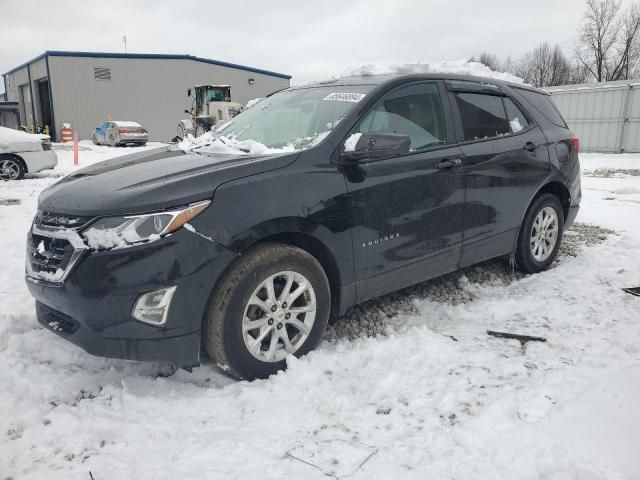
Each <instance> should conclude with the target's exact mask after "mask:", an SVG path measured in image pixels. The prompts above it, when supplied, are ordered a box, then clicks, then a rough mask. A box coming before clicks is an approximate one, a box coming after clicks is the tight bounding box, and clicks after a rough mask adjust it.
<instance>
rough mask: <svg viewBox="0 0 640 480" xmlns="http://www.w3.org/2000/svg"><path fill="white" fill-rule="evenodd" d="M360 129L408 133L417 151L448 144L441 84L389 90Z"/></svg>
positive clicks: (412, 145)
mask: <svg viewBox="0 0 640 480" xmlns="http://www.w3.org/2000/svg"><path fill="white" fill-rule="evenodd" d="M358 131H359V132H361V133H374V132H376V133H399V134H403V135H408V136H409V138H410V140H411V145H410V148H411V150H413V151H416V150H424V149H427V148H431V147H435V146H437V145H442V144H444V143H446V138H447V134H446V130H445V120H444V113H443V110H442V103H441V101H440V94H439V92H438V86H437V84H435V83H421V84H415V85H409V86H406V87H400V88H398V89H397V90H394V91H392V92H390V93H388V94H387V95H385V96H384V97H383V98H382V100H380V101H379V102H378V103H377V104H376V106H375V107H373V109H372V110H371V111H370V112H369V113H368V114H367V115H366V116H365V118H364V119H363V120H362V122H361V123H360V126H359V130H358Z"/></svg>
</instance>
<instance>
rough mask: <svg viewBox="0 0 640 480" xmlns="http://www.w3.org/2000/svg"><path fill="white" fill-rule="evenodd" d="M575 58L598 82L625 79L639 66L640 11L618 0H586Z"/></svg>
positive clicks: (634, 5) (636, 5) (635, 5)
mask: <svg viewBox="0 0 640 480" xmlns="http://www.w3.org/2000/svg"><path fill="white" fill-rule="evenodd" d="M586 5H587V10H586V13H585V16H584V22H583V24H582V26H581V29H580V41H579V45H578V47H577V48H576V52H575V54H576V58H577V60H578V62H579V63H580V65H582V66H583V67H584V68H585V69H586V71H587V72H588V73H589V76H591V77H593V78H594V79H595V80H596V81H598V82H603V81H608V80H625V79H628V78H631V77H632V76H633V75H634V74H636V73H637V70H638V66H639V64H640V59H639V54H640V8H639V7H638V4H633V5H632V6H631V7H630V8H629V9H627V10H626V11H622V10H621V8H620V5H621V4H620V1H619V0H587V2H586Z"/></svg>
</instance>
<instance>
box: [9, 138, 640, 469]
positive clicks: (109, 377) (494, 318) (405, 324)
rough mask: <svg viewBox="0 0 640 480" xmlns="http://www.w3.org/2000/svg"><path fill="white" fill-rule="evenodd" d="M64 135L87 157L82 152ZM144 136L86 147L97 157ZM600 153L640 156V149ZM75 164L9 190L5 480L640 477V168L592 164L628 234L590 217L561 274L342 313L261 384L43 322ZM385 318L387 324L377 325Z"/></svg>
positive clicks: (592, 183) (467, 284)
mask: <svg viewBox="0 0 640 480" xmlns="http://www.w3.org/2000/svg"><path fill="white" fill-rule="evenodd" d="M85 146H86V149H85V148H84V147H85ZM54 148H56V149H57V154H58V157H59V159H60V167H59V168H60V169H62V172H69V171H72V170H73V166H72V159H73V153H72V151H71V149H67V147H64V146H62V145H56V146H55V147H54ZM150 148H153V147H152V146H150V147H147V149H150ZM139 150H142V148H140V149H135V150H134V149H117V150H116V149H109V148H108V147H93V146H92V145H90V144H88V145H85V144H84V143H83V144H81V152H80V161H81V164H82V165H83V166H84V165H87V164H90V163H94V162H96V161H99V160H103V159H106V158H108V157H109V156H113V155H114V154H126V153H130V152H132V151H139ZM581 157H582V163H583V167H584V168H585V169H589V170H590V171H595V170H596V169H601V168H607V169H616V170H619V169H632V170H637V169H640V155H594V154H583V155H582V156H581ZM60 169H57V170H56V171H54V172H52V173H42V174H35V175H32V176H29V177H28V178H27V179H26V180H23V181H17V182H5V183H3V184H2V189H1V191H0V199H5V200H9V199H15V200H19V201H17V202H7V203H4V204H3V203H0V220H1V221H2V224H3V225H4V226H5V229H4V231H3V237H2V240H3V241H2V242H0V257H2V258H3V259H4V260H5V261H4V263H3V268H2V269H1V270H0V282H2V285H3V288H1V289H0V305H1V306H2V309H0V363H1V364H2V365H3V367H4V368H2V369H0V409H1V410H2V411H3V412H8V413H6V414H5V415H2V416H0V432H1V435H0V452H1V453H0V473H1V475H0V477H1V478H14V479H16V480H17V479H23V478H25V479H40V478H42V479H44V478H46V479H51V480H55V479H68V478H90V477H93V478H95V479H96V480H99V479H116V478H135V479H139V480H147V479H149V480H151V479H154V480H155V479H166V478H192V477H193V478H196V477H203V478H229V479H237V478H260V479H263V480H271V479H282V478H290V479H299V478H304V479H309V480H322V479H325V480H326V479H327V478H329V477H330V476H331V478H349V479H354V480H357V479H371V480H378V479H381V480H382V479H385V480H387V479H395V478H399V479H404V478H411V479H413V478H416V479H418V478H436V479H452V478H458V479H506V478H509V479H511V478H513V479H518V480H539V479H554V480H555V479H579V480H583V479H585V480H586V479H589V480H605V479H610V480H613V479H617V480H631V479H636V478H637V477H638V472H640V457H639V456H638V447H637V441H636V440H637V433H638V431H640V413H639V411H638V408H637V405H638V403H639V402H640V347H639V346H638V338H640V322H638V316H639V312H640V298H638V297H633V296H631V295H629V294H627V293H624V292H623V291H622V290H621V287H627V286H635V285H638V284H640V276H639V273H638V272H640V257H639V256H638V255H637V252H638V249H639V248H640V222H637V221H633V219H634V218H639V216H640V202H639V201H637V197H636V196H635V195H637V194H631V193H628V192H631V191H634V189H635V190H637V189H639V188H640V176H633V175H625V176H616V177H596V176H589V177H583V183H582V185H583V199H582V209H581V211H580V214H579V220H580V222H584V223H589V224H598V225H601V226H602V227H606V228H609V229H611V230H615V231H616V232H617V234H615V235H614V234H608V235H607V232H606V231H604V230H597V229H594V228H593V227H586V226H585V225H580V224H578V225H576V226H574V227H572V229H571V230H570V231H569V232H567V235H566V236H565V239H564V241H563V248H565V247H567V246H570V247H571V248H570V249H569V250H567V252H566V254H565V255H564V256H563V257H562V258H560V260H559V262H558V263H557V264H556V265H555V266H554V267H553V268H552V269H550V270H549V271H547V272H544V273H541V274H538V275H528V276H521V275H519V274H513V273H510V268H509V267H508V264H507V263H506V261H499V260H496V261H493V262H489V263H486V264H483V265H481V266H476V267H472V268H470V269H467V270H465V272H463V274H458V275H457V276H455V277H454V276H447V277H443V279H441V280H435V281H432V282H427V283H426V284H423V285H422V286H418V287H415V288H414V289H410V290H405V291H403V292H398V293H396V294H393V295H390V296H387V297H384V298H382V299H379V300H376V301H374V302H370V303H368V304H367V305H364V306H362V307H357V308H359V309H360V311H358V310H357V309H354V311H353V312H351V313H350V314H348V315H347V316H346V317H344V318H342V319H338V320H337V323H336V326H337V325H340V324H341V323H343V322H346V323H347V324H348V325H350V326H352V327H353V329H354V332H353V335H352V334H351V329H349V332H343V331H341V330H337V332H336V333H338V334H337V335H334V336H330V335H329V336H327V337H325V339H328V340H329V341H324V342H323V343H322V344H321V345H320V347H319V349H318V350H317V351H315V352H313V353H311V354H309V355H307V356H306V357H304V358H302V359H296V358H291V359H289V360H288V362H289V370H288V371H287V372H283V373H280V374H278V375H275V376H273V377H272V378H270V379H268V380H264V381H256V382H251V383H249V382H235V381H233V380H231V379H229V378H228V377H227V376H225V375H224V374H223V373H222V372H221V371H220V369H218V368H217V367H216V366H215V365H213V364H212V362H210V361H209V360H208V359H207V358H206V357H203V358H202V365H201V366H200V367H198V368H195V369H194V370H193V373H188V372H185V371H177V372H175V374H174V375H172V376H170V377H167V376H166V371H165V369H164V368H162V367H160V366H158V365H153V364H147V363H138V362H127V361H121V360H109V359H103V358H98V357H93V356H91V355H89V354H87V353H86V352H84V351H83V350H82V349H80V348H78V347H76V346H75V345H73V344H72V343H70V342H69V341H67V340H65V339H62V338H59V337H58V336H56V335H55V334H53V333H52V332H50V331H47V330H46V329H44V328H42V327H41V326H40V325H38V323H37V321H36V318H35V312H34V306H33V299H32V298H31V296H30V295H29V293H28V291H27V288H26V285H25V282H24V280H23V278H24V251H25V248H24V242H25V232H26V231H27V230H28V229H29V226H30V224H31V220H32V217H33V214H34V212H35V210H36V202H37V197H38V193H39V192H40V191H41V190H42V189H43V188H45V187H46V186H48V185H50V184H51V183H53V182H54V181H55V180H56V178H57V176H59V175H60V174H61V173H60ZM605 236H606V237H607V238H606V240H605V241H601V240H602V239H603V238H604V237H605ZM589 244H593V245H592V246H589V247H586V246H585V245H589ZM574 247H575V248H574ZM572 252H573V253H572ZM574 254H575V255H577V256H575V257H573V255H574ZM447 282H451V283H453V286H450V285H449V284H448V283H447ZM371 322H375V323H376V324H378V322H379V324H380V326H381V329H380V331H381V332H382V333H383V334H384V335H378V336H375V337H373V336H372V338H368V337H367V335H368V333H367V331H366V325H368V324H369V323H371ZM52 327H53V328H56V325H55V323H54V324H53V325H52ZM488 329H490V330H497V331H505V332H513V333H521V334H529V335H539V336H544V337H546V338H547V339H548V341H547V342H545V343H540V342H537V343H533V342H529V343H528V344H526V346H525V347H524V348H523V347H522V346H521V345H520V343H519V342H518V341H515V340H508V339H498V338H494V337H489V336H488V335H487V334H486V330H488ZM352 337H353V338H354V340H349V339H350V338H352ZM167 412H170V413H167ZM149 445H152V446H153V448H149ZM194 452H196V453H194ZM212 459H215V461H212ZM247 459H251V461H247Z"/></svg>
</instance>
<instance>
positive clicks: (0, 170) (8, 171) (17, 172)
mask: <svg viewBox="0 0 640 480" xmlns="http://www.w3.org/2000/svg"><path fill="white" fill-rule="evenodd" d="M25 173H26V169H25V168H24V164H23V163H22V161H21V160H19V159H17V158H16V157H0V180H22V178H24V174H25Z"/></svg>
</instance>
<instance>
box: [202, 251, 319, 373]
mask: <svg viewBox="0 0 640 480" xmlns="http://www.w3.org/2000/svg"><path fill="white" fill-rule="evenodd" d="M289 279H290V280H289ZM269 284H270V285H271V287H272V288H273V289H272V290H271V293H269V291H268V287H265V285H269ZM263 287H264V288H263ZM287 288H288V290H287ZM297 292H302V293H300V294H299V295H298V296H294V295H295V293H297ZM289 299H290V302H289V304H287V301H289ZM272 300H274V301H272ZM259 304H260V306H258V305H259ZM330 309H331V293H330V290H329V282H328V280H327V276H326V275H325V272H324V270H323V269H322V266H321V265H320V263H319V262H318V261H317V260H316V259H315V258H314V257H313V256H311V255H310V254H308V253H307V252H305V251H304V250H301V249H299V248H297V247H292V246H290V245H283V244H277V243H265V244H260V245H257V246H255V247H253V248H251V249H250V250H249V251H247V252H246V253H244V254H243V255H242V256H241V257H240V258H239V260H238V261H237V262H236V263H235V264H234V265H233V266H232V267H231V268H230V269H229V271H228V272H227V273H226V274H225V275H224V276H223V278H222V279H221V280H220V281H219V282H218V285H216V287H215V288H214V291H213V293H212V295H211V298H210V299H209V305H208V307H207V311H206V313H205V318H204V322H203V329H202V332H203V344H204V347H205V349H206V350H207V353H208V354H209V356H210V357H211V358H212V359H213V360H214V361H215V362H216V363H217V364H218V365H219V366H220V367H221V368H222V369H223V370H225V371H227V372H228V373H230V374H231V375H233V376H235V377H238V378H244V379H254V378H267V377H268V376H270V375H272V374H274V373H276V372H277V371H279V370H283V369H284V368H286V355H289V354H293V355H295V356H296V357H300V356H302V355H305V354H306V353H308V352H310V351H311V350H313V349H314V348H315V347H316V346H317V345H318V343H319V342H320V338H321V336H322V334H323V332H324V330H325V328H326V326H327V321H328V319H329V312H330ZM303 310H305V311H304V312H303ZM285 336H286V338H284V337H285Z"/></svg>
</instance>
